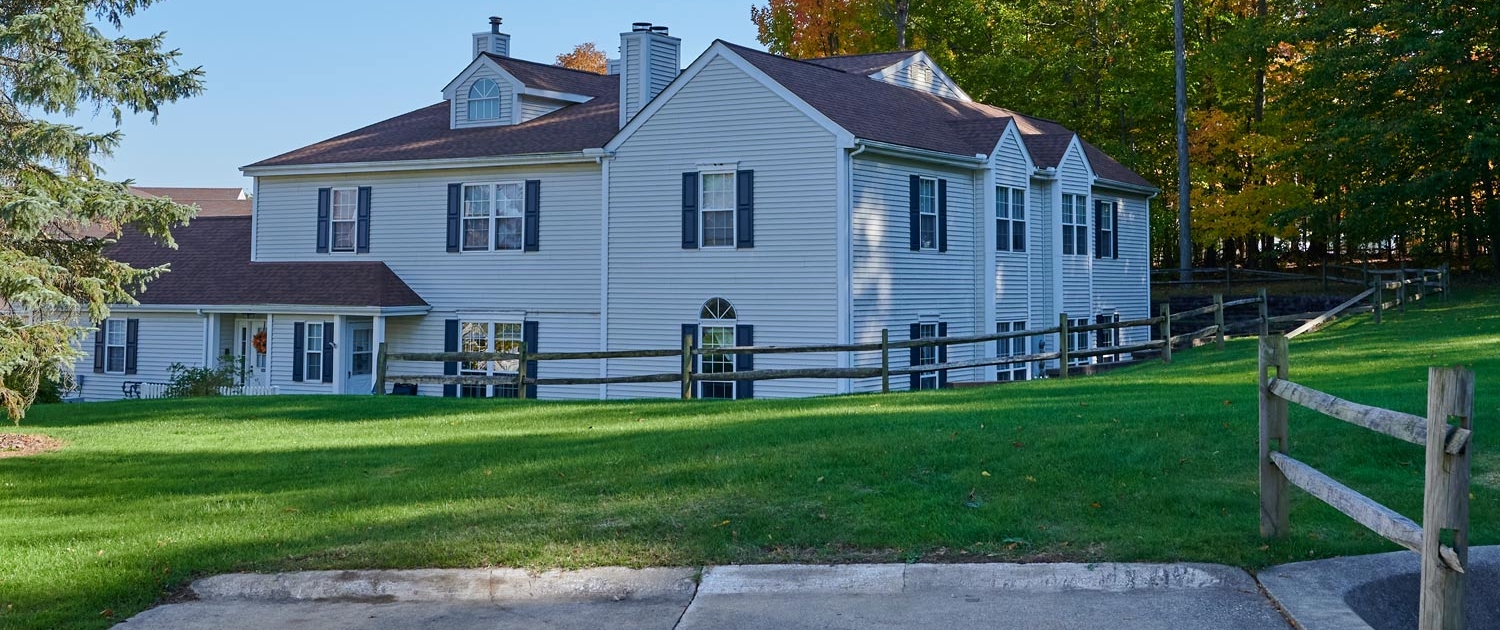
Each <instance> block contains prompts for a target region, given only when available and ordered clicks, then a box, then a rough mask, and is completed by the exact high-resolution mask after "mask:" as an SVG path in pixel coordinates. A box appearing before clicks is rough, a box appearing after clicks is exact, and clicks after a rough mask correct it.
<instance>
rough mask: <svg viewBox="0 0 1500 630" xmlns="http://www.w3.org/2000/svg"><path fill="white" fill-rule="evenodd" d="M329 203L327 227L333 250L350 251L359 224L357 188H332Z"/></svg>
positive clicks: (352, 248) (352, 247)
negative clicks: (329, 211)
mask: <svg viewBox="0 0 1500 630" xmlns="http://www.w3.org/2000/svg"><path fill="white" fill-rule="evenodd" d="M330 205H331V206H332V208H331V210H332V216H331V217H330V220H329V226H330V227H329V229H330V230H331V231H332V236H333V251H336V252H352V251H354V237H355V234H356V230H357V229H358V224H359V189H358V188H335V189H333V191H332V199H331V203H330Z"/></svg>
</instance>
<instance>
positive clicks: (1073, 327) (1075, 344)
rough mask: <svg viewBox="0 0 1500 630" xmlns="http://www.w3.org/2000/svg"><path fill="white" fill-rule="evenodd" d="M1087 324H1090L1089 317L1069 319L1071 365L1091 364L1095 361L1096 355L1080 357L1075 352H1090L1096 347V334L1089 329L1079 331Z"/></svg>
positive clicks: (1069, 356) (1069, 363)
mask: <svg viewBox="0 0 1500 630" xmlns="http://www.w3.org/2000/svg"><path fill="white" fill-rule="evenodd" d="M1087 325H1089V320H1088V319H1087V318H1085V319H1070V320H1068V337H1070V338H1069V339H1068V352H1069V355H1068V365H1069V366H1073V367H1077V366H1080V365H1089V364H1091V363H1093V362H1094V357H1079V356H1076V355H1075V354H1074V353H1077V352H1088V351H1089V350H1092V349H1093V348H1094V335H1093V334H1092V333H1090V332H1089V331H1087V330H1085V331H1078V328H1079V327H1082V326H1087ZM1080 341H1081V342H1082V343H1080Z"/></svg>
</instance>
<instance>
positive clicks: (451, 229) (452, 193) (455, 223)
mask: <svg viewBox="0 0 1500 630" xmlns="http://www.w3.org/2000/svg"><path fill="white" fill-rule="evenodd" d="M463 198H464V185H463V184H448V251H450V252H456V251H459V247H460V243H461V241H459V237H460V235H461V231H460V230H459V226H460V223H461V222H460V221H459V220H458V211H459V206H460V205H462V204H463ZM444 387H446V386H444Z"/></svg>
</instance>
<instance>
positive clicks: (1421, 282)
mask: <svg viewBox="0 0 1500 630" xmlns="http://www.w3.org/2000/svg"><path fill="white" fill-rule="evenodd" d="M1419 271H1421V272H1422V275H1420V276H1417V284H1416V287H1417V301H1418V302H1420V301H1422V300H1424V299H1426V298H1427V270H1426V269H1420V270H1419Z"/></svg>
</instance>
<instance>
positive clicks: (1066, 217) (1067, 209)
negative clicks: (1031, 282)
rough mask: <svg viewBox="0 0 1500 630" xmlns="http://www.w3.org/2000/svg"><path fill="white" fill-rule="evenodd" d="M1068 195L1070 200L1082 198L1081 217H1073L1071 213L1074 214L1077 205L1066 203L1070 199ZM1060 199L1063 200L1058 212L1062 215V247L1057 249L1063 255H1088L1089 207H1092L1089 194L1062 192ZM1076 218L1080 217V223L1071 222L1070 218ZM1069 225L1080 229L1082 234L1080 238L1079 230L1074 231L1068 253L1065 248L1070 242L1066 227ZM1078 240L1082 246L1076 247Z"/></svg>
mask: <svg viewBox="0 0 1500 630" xmlns="http://www.w3.org/2000/svg"><path fill="white" fill-rule="evenodd" d="M1070 197H1071V198H1072V200H1078V199H1082V200H1083V216H1082V217H1074V216H1072V215H1074V214H1075V213H1077V212H1078V206H1077V205H1076V204H1071V205H1070V204H1069V203H1068V202H1069V201H1070V199H1069V198H1070ZM1062 201H1063V212H1062V213H1060V214H1061V215H1062V225H1063V230H1062V232H1063V247H1062V249H1061V250H1059V251H1061V252H1062V253H1063V255H1064V256H1088V255H1089V253H1090V252H1089V247H1088V243H1089V208H1091V207H1093V206H1092V205H1091V204H1090V203H1089V201H1090V200H1089V196H1088V195H1075V194H1073V193H1063V196H1062ZM1078 218H1081V219H1082V222H1080V223H1074V222H1072V221H1071V220H1070V219H1078ZM1069 227H1073V228H1074V229H1075V230H1078V231H1081V232H1082V234H1083V236H1082V237H1081V238H1080V237H1079V236H1078V234H1079V232H1077V231H1075V232H1074V233H1073V240H1072V241H1071V244H1072V245H1073V251H1072V252H1071V253H1069V252H1068V250H1067V248H1068V245H1069V244H1070V242H1069V241H1068V228H1069ZM1080 241H1081V242H1082V243H1083V247H1082V248H1079V247H1078V243H1079V242H1080ZM1079 249H1082V250H1083V251H1078V250H1079Z"/></svg>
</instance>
